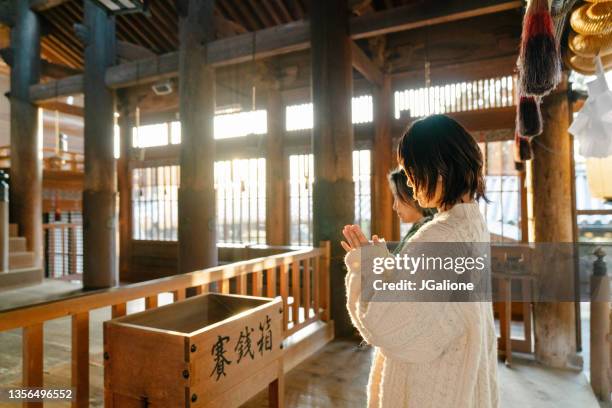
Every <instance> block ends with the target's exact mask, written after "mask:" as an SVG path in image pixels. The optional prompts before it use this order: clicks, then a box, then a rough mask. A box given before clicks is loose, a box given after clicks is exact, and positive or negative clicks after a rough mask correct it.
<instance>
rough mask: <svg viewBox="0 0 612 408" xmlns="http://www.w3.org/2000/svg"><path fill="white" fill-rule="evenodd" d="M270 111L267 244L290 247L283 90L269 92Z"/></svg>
mask: <svg viewBox="0 0 612 408" xmlns="http://www.w3.org/2000/svg"><path fill="white" fill-rule="evenodd" d="M266 111H267V115H268V134H267V135H266V138H265V143H266V195H267V197H268V199H267V200H266V214H267V217H266V243H267V244H268V245H288V244H289V200H288V198H289V191H288V186H289V185H288V183H287V180H288V179H289V174H288V173H289V163H288V160H287V156H286V155H285V154H284V141H285V106H283V104H282V97H281V93H280V91H278V90H277V89H274V88H270V89H268V90H267V104H266Z"/></svg>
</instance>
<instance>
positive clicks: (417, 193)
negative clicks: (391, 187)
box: [404, 170, 443, 208]
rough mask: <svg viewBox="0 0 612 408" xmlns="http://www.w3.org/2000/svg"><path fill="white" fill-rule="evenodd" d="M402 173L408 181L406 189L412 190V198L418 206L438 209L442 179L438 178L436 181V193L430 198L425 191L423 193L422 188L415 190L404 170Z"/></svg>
mask: <svg viewBox="0 0 612 408" xmlns="http://www.w3.org/2000/svg"><path fill="white" fill-rule="evenodd" d="M404 172H405V173H406V178H407V179H408V181H407V182H406V184H407V185H408V187H410V188H412V191H414V198H415V199H416V200H417V202H418V203H419V205H420V206H421V207H423V208H438V207H439V204H440V200H441V198H442V191H443V184H442V178H441V177H438V181H437V183H436V191H435V192H434V194H433V196H432V197H428V196H427V191H425V190H424V189H423V188H422V187H421V188H418V189H417V188H416V187H415V186H414V181H413V180H412V179H411V177H410V175H409V174H408V173H407V172H406V171H405V170H404Z"/></svg>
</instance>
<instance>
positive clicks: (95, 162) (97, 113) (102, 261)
mask: <svg viewBox="0 0 612 408" xmlns="http://www.w3.org/2000/svg"><path fill="white" fill-rule="evenodd" d="M84 6H85V18H84V23H85V24H84V26H85V29H86V35H85V36H84V41H85V73H84V81H83V82H84V91H85V92H84V96H85V118H84V123H85V130H84V145H85V181H84V190H83V286H84V287H85V288H87V289H93V288H105V287H111V286H115V285H117V284H118V283H119V280H118V265H117V238H116V234H117V226H116V225H117V211H116V200H117V168H116V163H115V158H114V155H113V151H114V149H113V147H114V120H115V118H114V114H115V98H114V94H113V91H112V90H111V89H109V88H107V87H106V85H105V84H104V75H105V73H106V68H108V67H110V66H112V65H114V64H115V62H116V54H115V51H116V50H115V48H116V47H115V42H116V40H115V18H114V17H113V16H110V15H108V14H107V13H106V12H105V11H104V10H103V9H102V8H101V7H99V6H96V5H95V4H94V3H93V1H92V0H85V3H84Z"/></svg>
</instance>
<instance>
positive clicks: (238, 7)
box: [41, 0, 424, 69]
mask: <svg viewBox="0 0 612 408" xmlns="http://www.w3.org/2000/svg"><path fill="white" fill-rule="evenodd" d="M421 1H424V0H350V1H349V4H350V7H351V8H352V10H353V12H354V13H355V14H364V13H369V12H375V11H381V10H385V9H389V8H393V7H399V6H403V5H406V4H414V3H419V2H421ZM61 3H62V4H60V5H58V6H55V7H52V8H49V9H46V10H44V11H42V12H41V15H42V17H43V24H44V28H45V29H44V31H45V32H46V33H47V35H46V36H45V37H44V38H43V40H42V54H43V58H45V59H47V60H49V61H51V62H55V63H58V64H62V65H66V66H69V67H72V68H77V69H80V68H82V67H83V45H82V44H81V42H80V40H79V39H78V38H77V37H76V35H75V33H74V28H73V27H74V24H75V23H82V21H83V0H68V1H63V2H61ZM309 6H310V0H216V1H215V14H216V16H217V17H218V18H219V20H221V21H223V22H224V23H223V25H224V26H225V29H224V30H222V31H221V32H219V31H218V37H226V36H229V35H231V34H232V32H233V33H241V32H249V31H256V30H260V29H263V28H269V27H273V26H276V25H280V24H286V23H290V22H292V21H298V20H301V19H305V18H307V17H308V11H309ZM116 30H117V39H118V40H121V41H125V42H128V43H131V44H136V45H139V46H142V47H144V48H146V49H148V50H150V51H152V52H153V53H155V54H163V53H167V52H170V51H173V50H176V49H178V15H177V11H176V6H175V2H174V0H152V1H150V12H149V14H148V15H143V14H128V15H122V16H118V17H117V26H116Z"/></svg>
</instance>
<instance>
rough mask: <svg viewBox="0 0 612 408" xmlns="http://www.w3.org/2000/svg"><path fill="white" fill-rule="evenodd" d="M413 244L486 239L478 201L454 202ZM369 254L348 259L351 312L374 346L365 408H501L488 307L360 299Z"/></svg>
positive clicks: (360, 252)
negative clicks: (361, 263)
mask: <svg viewBox="0 0 612 408" xmlns="http://www.w3.org/2000/svg"><path fill="white" fill-rule="evenodd" d="M410 242H489V233H488V230H487V226H486V222H485V221H484V219H483V217H482V215H481V214H480V211H479V209H478V204H476V203H467V204H457V205H455V206H454V207H452V208H451V209H450V210H448V211H444V212H442V213H438V214H437V215H436V216H435V218H434V219H433V220H432V221H431V222H429V223H428V224H425V226H423V227H422V228H421V229H420V230H419V231H418V232H417V233H416V234H415V235H414V236H413V237H412V238H411V239H410V240H409V241H408V244H407V245H406V247H405V249H404V251H409V249H408V247H409V246H410ZM384 251H385V252H386V254H387V255H388V251H386V248H385V249H384ZM404 251H402V253H404ZM365 252H371V251H363V250H361V249H356V250H353V251H351V252H349V253H348V254H347V256H346V258H345V262H346V265H347V267H348V270H349V272H348V274H347V276H346V287H347V308H348V310H349V314H350V316H351V319H352V321H353V324H354V325H355V327H356V328H357V329H358V330H359V332H360V333H361V335H362V336H363V338H364V339H365V340H366V341H367V342H368V343H370V344H372V345H373V346H375V353H374V359H373V362H372V368H371V370H370V379H369V384H368V407H380V408H391V407H402V408H405V407H410V408H413V407H416V408H430V407H431V408H450V407H452V408H460V407H470V408H485V407H486V408H489V407H498V406H499V399H498V388H497V337H496V334H495V326H494V322H493V310H492V306H491V303H490V302H437V303H434V302H387V303H385V302H370V301H368V300H367V299H361V275H360V273H361V271H360V260H361V256H362V255H363V254H364V253H365ZM375 252H376V251H375ZM377 256H380V255H377ZM364 263H365V262H364Z"/></svg>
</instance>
